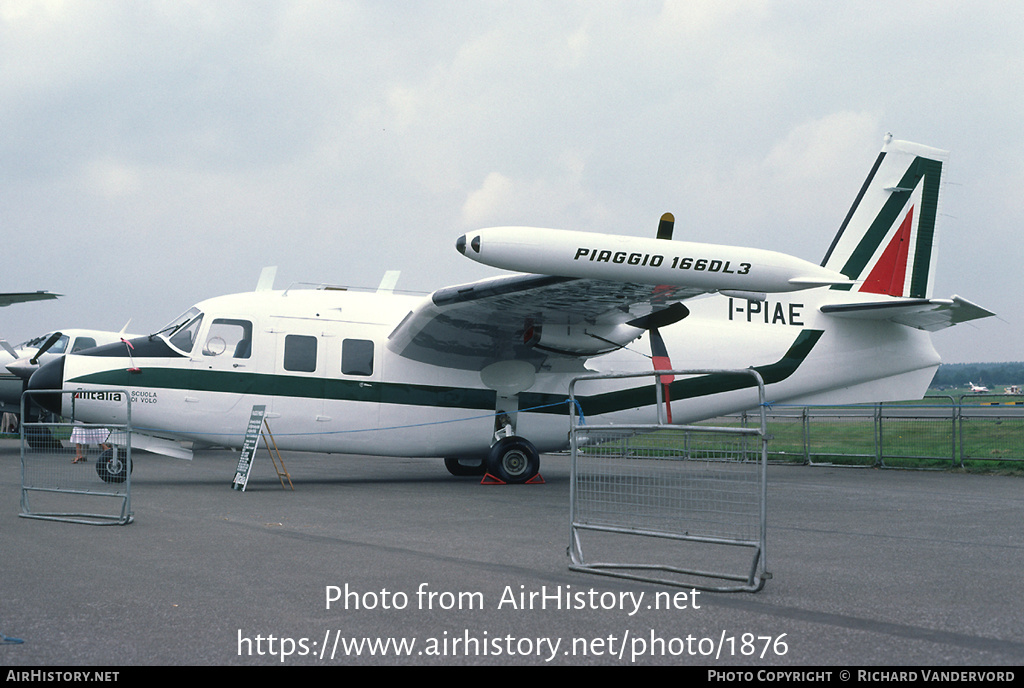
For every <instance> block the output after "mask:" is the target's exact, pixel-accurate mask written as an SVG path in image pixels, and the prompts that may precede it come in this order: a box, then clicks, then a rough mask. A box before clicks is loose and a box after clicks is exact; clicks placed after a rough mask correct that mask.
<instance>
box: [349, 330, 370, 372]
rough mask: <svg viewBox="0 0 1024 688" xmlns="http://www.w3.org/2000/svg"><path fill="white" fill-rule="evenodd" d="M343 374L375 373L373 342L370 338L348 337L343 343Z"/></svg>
mask: <svg viewBox="0 0 1024 688" xmlns="http://www.w3.org/2000/svg"><path fill="white" fill-rule="evenodd" d="M341 372H342V374H343V375H373V342H371V341H370V340H368V339H346V340H345V341H343V342H342V343H341Z"/></svg>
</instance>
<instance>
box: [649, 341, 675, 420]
mask: <svg viewBox="0 0 1024 688" xmlns="http://www.w3.org/2000/svg"><path fill="white" fill-rule="evenodd" d="M651 360H652V361H653V363H654V370H655V371H658V370H672V361H671V360H669V357H668V347H666V346H665V340H664V339H663V338H662V336H661V332H658V328H654V329H652V330H651ZM675 379H676V378H675V376H674V375H659V376H658V381H659V382H661V386H662V396H663V397H664V399H665V414H666V418H667V420H668V422H669V423H671V422H672V404H671V400H670V399H669V397H668V391H669V385H670V384H671V383H672V381H673V380H675Z"/></svg>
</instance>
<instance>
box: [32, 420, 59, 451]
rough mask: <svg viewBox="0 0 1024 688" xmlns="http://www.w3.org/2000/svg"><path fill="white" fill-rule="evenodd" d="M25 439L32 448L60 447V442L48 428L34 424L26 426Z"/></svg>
mask: <svg viewBox="0 0 1024 688" xmlns="http://www.w3.org/2000/svg"><path fill="white" fill-rule="evenodd" d="M25 441H26V442H28V446H29V447H31V448H32V449H60V442H58V441H57V438H55V437H54V436H53V434H52V433H51V432H50V429H49V428H41V427H38V426H35V425H32V426H28V427H26V428H25Z"/></svg>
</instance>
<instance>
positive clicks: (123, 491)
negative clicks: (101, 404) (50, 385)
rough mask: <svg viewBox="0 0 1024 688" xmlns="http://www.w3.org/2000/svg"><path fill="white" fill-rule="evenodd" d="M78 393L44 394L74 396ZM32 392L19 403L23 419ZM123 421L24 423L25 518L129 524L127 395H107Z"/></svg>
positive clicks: (22, 444) (129, 481)
mask: <svg viewBox="0 0 1024 688" xmlns="http://www.w3.org/2000/svg"><path fill="white" fill-rule="evenodd" d="M76 393H77V392H45V394H76ZM32 394H33V392H26V393H25V396H24V397H23V399H22V414H21V417H22V418H28V417H29V416H27V415H26V414H25V407H26V404H30V403H31V395H32ZM110 397H111V403H116V404H120V405H122V406H123V408H124V415H123V416H122V417H124V418H128V419H129V420H128V422H127V423H123V424H122V423H108V424H86V423H80V422H75V421H74V420H71V421H65V420H58V421H45V420H34V421H26V422H23V423H22V424H21V435H20V437H21V513H20V516H21V517H23V518H36V519H43V520H50V521H65V522H71V523H85V524H90V525H125V524H128V523H131V521H132V513H131V467H132V463H131V440H130V438H131V421H130V418H131V416H130V414H129V411H128V404H129V400H128V394H127V393H123V392H122V393H110Z"/></svg>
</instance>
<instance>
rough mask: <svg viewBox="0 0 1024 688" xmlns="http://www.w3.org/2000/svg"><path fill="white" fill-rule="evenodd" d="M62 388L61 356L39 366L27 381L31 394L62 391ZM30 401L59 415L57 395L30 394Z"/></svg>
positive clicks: (62, 358) (59, 404)
mask: <svg viewBox="0 0 1024 688" xmlns="http://www.w3.org/2000/svg"><path fill="white" fill-rule="evenodd" d="M63 387H64V357H63V356H60V357H59V358H56V359H54V360H52V361H50V362H49V363H44V364H43V365H41V366H39V369H38V370H37V371H36V372H34V373H32V377H30V378H29V379H28V390H29V391H31V392H42V391H46V390H59V389H63ZM31 399H32V401H34V402H36V403H37V404H39V405H40V406H42V407H43V408H44V409H46V410H47V411H50V412H51V413H56V414H58V415H59V414H60V412H61V408H60V407H61V396H60V395H59V394H32V395H31Z"/></svg>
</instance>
